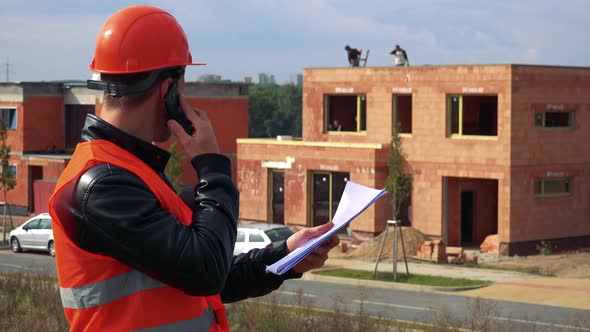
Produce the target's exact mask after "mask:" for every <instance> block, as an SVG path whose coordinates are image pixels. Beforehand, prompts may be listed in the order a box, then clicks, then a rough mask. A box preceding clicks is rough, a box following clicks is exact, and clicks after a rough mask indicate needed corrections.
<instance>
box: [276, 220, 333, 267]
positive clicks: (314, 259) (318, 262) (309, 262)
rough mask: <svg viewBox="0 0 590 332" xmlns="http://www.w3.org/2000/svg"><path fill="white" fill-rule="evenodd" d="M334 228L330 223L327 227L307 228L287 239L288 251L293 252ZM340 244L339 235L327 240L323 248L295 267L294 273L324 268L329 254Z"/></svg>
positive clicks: (318, 248)
mask: <svg viewBox="0 0 590 332" xmlns="http://www.w3.org/2000/svg"><path fill="white" fill-rule="evenodd" d="M332 226H334V224H333V223H331V222H329V223H327V224H325V225H321V226H317V227H313V228H305V229H302V230H300V231H298V232H297V233H295V234H293V235H291V236H290V237H289V238H288V239H287V251H288V252H291V251H293V250H295V249H297V247H299V246H300V245H302V244H304V243H305V242H307V241H309V240H311V239H313V238H315V237H318V236H320V235H322V234H324V233H326V232H327V231H328V230H330V228H332ZM339 243H340V239H339V238H338V235H337V234H334V235H333V236H332V237H331V238H329V239H328V240H326V242H324V243H323V244H322V245H321V246H319V247H317V248H316V249H315V250H314V251H312V252H311V253H310V254H309V255H307V256H306V257H305V258H304V259H303V260H302V261H301V262H299V263H298V264H297V265H295V266H294V267H293V271H295V272H297V273H304V272H307V271H309V270H311V269H317V268H319V267H322V266H324V262H325V261H326V259H328V252H329V251H330V250H331V249H332V248H334V247H335V246H337V245H338V244H339Z"/></svg>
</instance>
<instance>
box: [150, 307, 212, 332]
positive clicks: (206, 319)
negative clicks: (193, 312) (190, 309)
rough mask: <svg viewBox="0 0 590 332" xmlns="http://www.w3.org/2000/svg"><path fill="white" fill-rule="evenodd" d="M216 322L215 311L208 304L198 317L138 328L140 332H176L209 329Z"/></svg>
mask: <svg viewBox="0 0 590 332" xmlns="http://www.w3.org/2000/svg"><path fill="white" fill-rule="evenodd" d="M215 323H217V321H216V320H215V313H213V310H212V309H211V306H209V307H208V308H207V309H206V310H205V311H203V314H202V315H201V317H199V318H195V319H191V320H185V321H183V322H177V323H172V324H167V325H163V326H156V327H150V328H148V329H144V330H139V331H140V332H178V331H209V329H210V328H211V326H213V324H215Z"/></svg>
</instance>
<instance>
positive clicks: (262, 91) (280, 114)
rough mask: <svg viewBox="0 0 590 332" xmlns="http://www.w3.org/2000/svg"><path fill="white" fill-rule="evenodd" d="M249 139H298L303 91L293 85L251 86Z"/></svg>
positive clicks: (299, 135)
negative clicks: (281, 136) (277, 137)
mask: <svg viewBox="0 0 590 332" xmlns="http://www.w3.org/2000/svg"><path fill="white" fill-rule="evenodd" d="M249 97H250V101H249V103H250V110H249V121H248V122H249V131H250V132H249V136H250V137H251V138H263V137H275V136H277V135H291V136H294V137H301V108H302V106H301V105H302V104H301V102H302V90H301V87H299V86H297V85H294V84H285V85H276V84H257V85H252V86H251V87H250V96H249Z"/></svg>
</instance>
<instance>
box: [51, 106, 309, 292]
mask: <svg viewBox="0 0 590 332" xmlns="http://www.w3.org/2000/svg"><path fill="white" fill-rule="evenodd" d="M82 139H83V140H85V141H89V140H97V139H102V140H108V141H110V142H112V143H114V144H116V145H118V146H120V147H122V148H123V149H125V150H127V151H129V152H131V153H132V154H133V155H135V156H136V157H138V158H139V159H140V160H142V161H143V162H145V163H146V164H147V165H149V166H150V167H151V168H153V169H154V170H155V171H156V173H158V174H160V175H161V176H162V178H163V179H164V180H165V181H166V182H167V183H168V184H169V181H168V180H167V179H166V177H165V176H164V175H163V172H164V168H165V167H166V164H167V162H168V159H169V157H170V154H169V153H168V152H167V151H165V150H162V149H160V148H158V147H156V146H155V145H152V144H150V143H148V142H145V141H143V140H141V139H139V138H137V137H134V136H131V135H129V134H127V133H125V132H123V131H121V130H119V129H118V128H116V127H114V126H112V125H110V124H109V123H107V122H105V121H103V120H101V119H99V118H97V117H95V116H93V115H89V116H88V117H87V118H86V123H85V126H84V129H83V131H82ZM191 163H192V165H193V167H194V168H195V170H196V172H197V174H198V176H199V179H200V180H199V181H198V183H197V184H196V186H195V189H194V195H191V196H192V198H193V200H194V202H188V203H189V204H190V205H192V210H193V220H192V224H191V225H190V227H187V226H185V225H183V224H182V223H180V222H179V221H177V220H176V218H175V216H174V215H172V214H171V213H170V212H168V211H167V210H165V209H164V208H163V207H162V206H161V204H160V202H159V200H158V199H157V198H156V197H155V196H154V194H153V193H152V192H151V191H150V190H149V188H148V187H147V185H146V184H145V183H143V182H142V181H141V180H140V179H139V178H138V177H137V176H135V175H134V174H133V173H131V172H129V171H127V170H125V169H122V168H119V167H116V166H113V165H110V164H98V165H94V166H93V167H91V168H89V169H88V170H86V171H85V173H83V175H82V176H81V177H80V180H79V181H78V182H76V181H74V183H73V184H72V186H74V187H72V188H70V192H71V193H72V194H71V195H69V196H68V195H66V196H65V197H66V198H67V199H63V200H62V201H61V202H59V207H58V214H59V215H60V220H67V222H63V221H62V223H64V227H65V228H66V232H67V233H68V236H70V237H71V238H72V240H73V241H74V243H76V245H78V246H79V247H80V248H82V249H84V250H86V251H89V252H92V253H96V254H101V255H106V256H110V257H113V258H115V259H117V260H119V261H121V262H123V263H125V264H127V265H129V266H131V267H133V268H136V269H138V270H140V271H142V272H144V273H146V274H148V275H150V276H152V277H154V278H156V279H158V280H160V281H162V282H165V283H167V284H169V285H171V286H173V287H176V288H178V289H180V290H182V291H184V292H186V293H188V294H191V295H213V294H217V293H220V292H221V298H222V300H223V301H224V302H234V301H239V300H242V299H245V298H248V297H254V296H261V295H265V294H268V293H270V292H271V291H273V290H275V289H277V288H278V287H279V286H280V285H281V284H282V282H283V281H284V280H285V279H287V278H294V277H299V276H300V274H297V273H294V272H292V271H291V272H289V273H287V274H285V275H283V276H277V275H274V274H269V273H266V272H265V267H266V265H269V264H272V263H274V262H276V261H277V260H279V259H280V258H282V257H284V256H285V254H286V246H285V244H283V245H282V246H280V247H278V248H273V249H255V250H252V251H250V252H248V253H246V254H241V255H239V256H233V248H234V243H235V241H236V232H237V231H236V227H237V220H238V191H237V189H236V187H235V185H234V183H233V182H232V179H231V168H230V161H229V159H228V158H227V157H225V156H223V155H220V154H205V155H200V156H197V157H195V158H194V159H193V160H191Z"/></svg>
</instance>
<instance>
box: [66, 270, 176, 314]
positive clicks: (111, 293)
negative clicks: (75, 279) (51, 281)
mask: <svg viewBox="0 0 590 332" xmlns="http://www.w3.org/2000/svg"><path fill="white" fill-rule="evenodd" d="M164 286H166V284H164V283H162V282H160V281H158V280H156V279H154V278H150V277H148V276H147V275H145V274H143V273H141V272H139V271H137V270H132V271H130V272H128V273H124V274H121V275H118V276H116V277H113V278H110V279H107V280H103V281H99V282H96V283H93V284H88V285H84V286H80V287H75V288H63V287H60V288H59V292H60V294H61V302H62V304H63V306H64V308H70V309H86V308H92V307H96V306H99V305H103V304H107V303H110V302H112V301H115V300H118V299H120V298H123V297H125V296H128V295H131V294H134V293H137V292H141V291H144V290H150V289H154V288H159V287H164Z"/></svg>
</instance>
